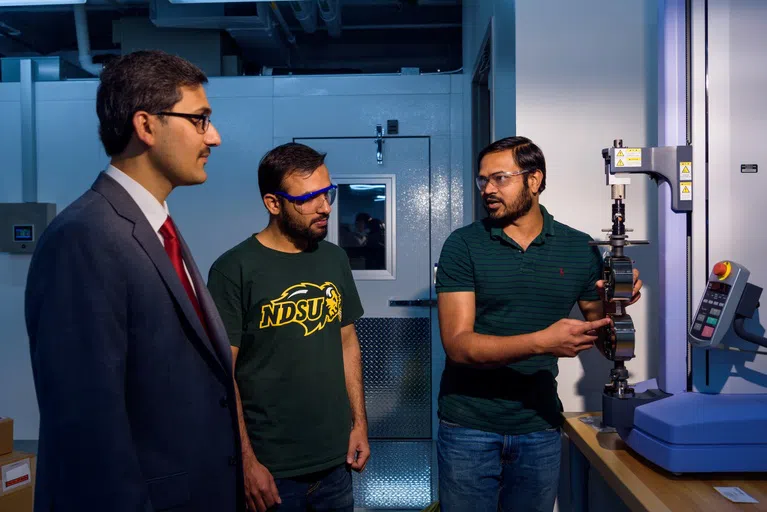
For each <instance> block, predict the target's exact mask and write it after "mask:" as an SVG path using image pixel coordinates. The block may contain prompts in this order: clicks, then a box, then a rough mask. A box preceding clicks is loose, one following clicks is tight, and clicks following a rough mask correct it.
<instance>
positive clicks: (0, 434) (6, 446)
mask: <svg viewBox="0 0 767 512" xmlns="http://www.w3.org/2000/svg"><path fill="white" fill-rule="evenodd" d="M12 451H13V420H12V419H11V418H0V455H5V454H8V453H11V452H12Z"/></svg>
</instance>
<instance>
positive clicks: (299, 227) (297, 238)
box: [277, 210, 328, 245]
mask: <svg viewBox="0 0 767 512" xmlns="http://www.w3.org/2000/svg"><path fill="white" fill-rule="evenodd" d="M327 219H328V215H320V216H318V217H317V218H315V219H313V220H312V222H311V223H310V224H309V225H303V224H300V223H298V222H296V220H295V219H294V218H293V217H291V216H290V215H289V214H288V213H287V212H286V211H285V210H282V211H281V212H280V215H279V217H277V222H278V224H279V226H280V230H281V231H282V232H283V233H284V234H285V236H287V237H288V238H290V239H291V240H292V241H294V242H299V243H302V242H307V243H308V244H309V245H313V244H316V243H318V242H319V241H320V240H323V239H324V238H325V237H326V236H327V235H328V227H327V226H324V227H322V228H320V227H318V226H315V225H314V224H316V223H317V222H319V221H321V220H327Z"/></svg>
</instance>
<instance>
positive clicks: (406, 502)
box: [352, 441, 433, 510]
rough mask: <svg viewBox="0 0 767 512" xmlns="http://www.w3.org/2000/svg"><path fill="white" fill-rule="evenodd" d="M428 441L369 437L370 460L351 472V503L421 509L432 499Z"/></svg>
mask: <svg viewBox="0 0 767 512" xmlns="http://www.w3.org/2000/svg"><path fill="white" fill-rule="evenodd" d="M432 463H433V459H432V442H431V441H371V443H370V461H369V462H368V464H367V466H366V467H365V471H363V472H362V473H352V478H353V479H354V480H353V483H354V507H355V509H357V508H362V509H377V510H380V509H395V510H407V509H415V510H423V509H424V508H425V507H426V506H428V505H429V503H431V501H432Z"/></svg>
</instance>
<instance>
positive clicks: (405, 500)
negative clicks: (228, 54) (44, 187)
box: [295, 137, 436, 509]
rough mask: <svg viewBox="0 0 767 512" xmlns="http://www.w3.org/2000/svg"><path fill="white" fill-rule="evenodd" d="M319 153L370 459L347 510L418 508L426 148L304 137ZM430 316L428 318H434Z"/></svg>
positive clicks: (427, 403) (426, 341)
mask: <svg viewBox="0 0 767 512" xmlns="http://www.w3.org/2000/svg"><path fill="white" fill-rule="evenodd" d="M295 141H296V142H300V143H303V144H307V145H309V146H311V147H313V148H315V149H316V150H318V151H321V152H324V153H327V157H326V160H325V163H326V165H327V167H328V169H329V171H330V176H331V180H332V182H333V183H334V184H337V185H338V195H337V198H336V202H335V203H334V204H333V212H332V213H331V217H330V220H329V223H328V236H327V240H328V241H330V242H332V243H335V244H337V245H339V246H340V247H342V248H343V249H344V250H345V251H346V253H347V255H348V256H349V262H350V264H351V267H352V273H353V274H354V279H355V283H356V285H357V289H358V291H359V294H360V298H361V300H362V305H363V307H364V308H365V315H364V317H363V318H362V319H360V320H359V321H358V322H357V324H356V327H357V333H358V336H359V338H360V345H361V350H362V360H363V365H364V380H365V402H366V406H367V414H368V425H369V427H368V428H369V436H370V441H371V449H372V452H373V453H372V457H371V460H370V463H369V465H368V468H367V469H366V470H365V472H363V473H362V474H361V475H356V474H355V501H356V503H355V505H356V506H357V507H364V508H395V509H408V508H412V509H422V508H424V507H425V506H426V505H428V504H429V503H430V501H431V499H432V479H433V471H432V443H431V432H432V428H431V421H432V403H431V400H432V392H431V315H432V309H433V308H432V305H433V304H434V301H433V297H432V295H433V294H432V276H433V268H432V265H431V261H432V260H431V254H430V251H431V249H430V248H431V244H430V219H431V199H430V174H431V173H430V158H429V154H430V141H429V138H428V137H379V138H373V137H359V138H304V139H298V138H297V139H295ZM434 313H436V311H434Z"/></svg>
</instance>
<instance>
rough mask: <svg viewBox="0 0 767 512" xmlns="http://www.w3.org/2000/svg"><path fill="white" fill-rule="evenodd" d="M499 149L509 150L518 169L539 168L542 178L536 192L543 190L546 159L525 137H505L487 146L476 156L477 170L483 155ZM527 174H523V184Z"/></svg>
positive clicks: (544, 186) (539, 149) (496, 151)
mask: <svg viewBox="0 0 767 512" xmlns="http://www.w3.org/2000/svg"><path fill="white" fill-rule="evenodd" d="M501 151H511V154H512V156H513V157H514V162H515V163H516V164H517V166H519V168H520V169H523V170H524V169H538V170H540V171H541V173H542V174H543V179H542V180H541V186H540V188H539V189H538V192H539V193H540V192H543V190H544V189H545V188H546V159H545V158H544V157H543V151H541V148H539V147H538V146H536V145H535V143H533V141H531V140H530V139H528V138H527V137H506V138H505V139H500V140H497V141H495V142H493V143H492V144H490V145H489V146H487V147H486V148H485V149H483V150H482V151H480V153H479V156H478V157H477V171H479V167H480V165H481V164H482V159H483V158H485V156H487V155H489V154H491V153H500V152H501ZM528 176H529V175H528V174H525V175H524V179H525V184H527V177H528Z"/></svg>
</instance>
